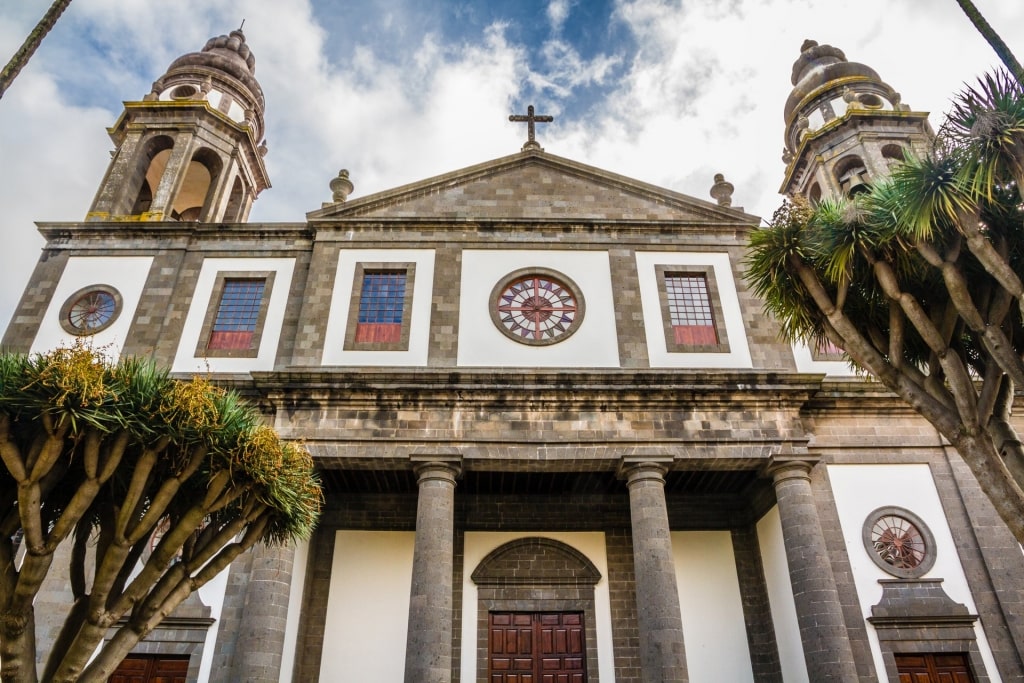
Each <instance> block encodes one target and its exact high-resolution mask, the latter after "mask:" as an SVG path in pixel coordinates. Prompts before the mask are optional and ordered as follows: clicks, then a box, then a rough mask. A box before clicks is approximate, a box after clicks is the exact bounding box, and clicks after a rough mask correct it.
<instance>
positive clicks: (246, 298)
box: [3, 31, 1024, 683]
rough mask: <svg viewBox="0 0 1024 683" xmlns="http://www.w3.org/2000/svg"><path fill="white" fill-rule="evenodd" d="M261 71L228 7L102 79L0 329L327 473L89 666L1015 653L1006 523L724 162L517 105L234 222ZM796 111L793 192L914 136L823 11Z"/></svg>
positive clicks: (910, 671)
mask: <svg viewBox="0 0 1024 683" xmlns="http://www.w3.org/2000/svg"><path fill="white" fill-rule="evenodd" d="M254 73H255V60H254V58H253V56H252V54H251V52H250V50H249V47H248V45H247V44H246V42H245V37H244V36H243V35H242V33H241V32H240V31H235V32H232V33H231V34H230V35H228V36H221V37H218V38H214V39H211V40H210V41H209V43H207V45H206V46H205V48H204V49H203V50H202V51H200V52H197V53H192V54H189V55H185V56H183V57H181V58H179V59H178V60H176V61H175V62H174V63H172V64H171V66H170V67H169V69H168V71H167V73H165V74H164V75H163V76H161V77H160V78H159V79H158V80H157V81H156V83H154V87H153V91H152V92H151V93H150V94H148V95H146V97H144V98H143V99H142V100H140V101H137V102H129V103H126V105H125V109H124V112H123V114H122V116H121V117H120V118H119V119H118V121H117V122H116V123H115V125H114V126H113V127H112V128H111V129H110V130H111V136H112V138H113V141H114V144H115V147H116V150H115V153H114V155H113V159H112V161H111V164H110V168H109V170H108V172H107V175H106V176H105V177H104V178H103V179H102V181H101V184H100V188H99V191H98V193H97V195H96V199H95V200H94V202H93V205H92V207H91V209H90V211H89V213H88V214H87V216H86V217H85V220H83V221H81V222H75V223H45V224H41V225H40V229H41V230H42V232H43V234H44V236H45V237H46V239H47V243H46V246H45V248H44V251H43V255H42V257H41V258H40V260H39V263H38V265H37V267H36V269H35V272H34V274H33V277H32V279H31V281H30V282H29V284H28V286H27V288H26V291H25V293H24V295H23V297H22V299H21V302H20V304H19V307H18V309H17V311H16V312H15V315H14V318H13V320H12V323H11V325H10V327H9V328H8V330H7V332H6V335H5V336H4V338H3V345H4V347H5V348H7V349H11V350H16V351H23V352H39V351H44V350H47V349H50V348H53V347H55V346H57V345H60V344H68V343H72V342H74V340H75V339H78V338H81V337H83V336H88V337H90V338H91V339H92V341H93V343H94V344H96V345H97V346H104V347H106V348H108V349H110V350H111V353H114V354H118V355H139V356H145V357H148V358H153V359H155V360H156V361H157V362H159V363H161V364H164V365H166V366H168V367H170V368H171V369H172V371H173V372H175V373H181V374H182V375H183V376H185V375H190V374H192V373H195V372H203V373H206V372H209V373H211V374H212V376H213V377H214V378H215V379H216V380H217V381H219V382H222V383H223V384H225V385H228V386H231V387H233V388H235V389H237V390H239V391H240V392H241V393H243V394H244V395H245V396H247V397H249V398H250V399H251V400H252V401H254V402H255V403H257V404H258V405H259V406H260V408H261V409H262V410H263V412H264V413H265V415H266V418H267V420H268V422H269V423H270V424H272V425H273V426H274V427H275V428H276V429H277V430H278V431H279V432H280V433H281V434H282V436H284V437H286V438H290V439H301V440H303V441H304V442H305V444H306V445H307V447H308V448H309V450H310V451H311V453H312V454H313V455H314V457H315V459H316V462H317V463H318V465H319V469H320V471H321V473H322V480H323V484H324V488H325V495H326V507H325V511H324V515H323V519H322V522H321V524H320V527H319V528H318V530H317V531H316V532H315V534H314V536H313V538H312V539H311V540H310V541H309V542H308V543H302V544H299V545H297V546H294V547H285V548H267V547H257V548H256V549H254V550H253V551H252V552H250V553H248V554H246V555H244V556H243V557H242V558H241V559H239V560H237V561H236V562H235V563H234V564H233V565H232V566H231V568H230V569H229V571H227V572H225V573H224V574H223V575H222V576H221V577H220V578H219V579H218V581H216V582H214V583H211V584H210V585H208V586H206V587H204V589H203V590H202V591H200V592H199V593H198V594H197V595H195V596H193V598H191V599H190V600H189V601H188V602H186V603H185V604H183V605H182V606H181V608H179V610H178V611H177V612H176V613H175V614H174V615H172V616H171V617H170V618H168V619H167V621H166V622H165V623H164V625H163V626H162V627H161V628H159V629H157V630H156V631H154V632H153V633H152V634H151V635H150V637H149V638H148V639H147V640H146V641H144V642H143V643H141V644H140V645H139V646H138V647H137V648H136V652H135V653H133V655H132V656H131V657H130V658H129V660H128V661H127V662H126V664H125V668H124V669H123V672H122V673H119V674H118V676H122V677H121V678H117V677H115V679H114V680H124V681H128V680H132V681H136V680H137V681H146V680H157V678H158V677H161V676H163V678H161V679H160V680H175V681H178V680H180V681H189V682H191V681H202V682H204V683H205V682H207V681H211V682H213V681H216V682H221V681H223V682H227V681H262V682H270V681H274V682H276V681H281V682H282V683H283V682H286V681H295V682H307V681H323V682H325V683H327V682H330V683H334V682H344V681H353V682H357V681H358V682H378V681H379V682H382V683H386V682H390V681H400V680H404V681H406V682H407V683H453V682H460V681H461V682H462V683H468V682H470V681H473V682H478V683H483V682H484V681H486V682H487V683H539V682H541V681H544V682H549V681H550V682H552V683H555V682H559V683H599V682H600V683H612V682H615V683H640V682H644V683H647V682H654V681H673V682H679V681H693V682H709V683H711V682H715V683H717V682H724V681H728V682H737V683H738V682H742V681H758V682H761V681H786V682H787V683H788V682H797V681H826V680H835V681H855V680H859V681H900V682H902V681H914V682H915V683H918V682H922V683H923V682H925V681H940V680H941V681H974V682H977V683H981V682H984V681H1021V680H1024V554H1022V552H1021V548H1020V546H1019V545H1018V544H1017V543H1016V541H1015V540H1014V538H1013V537H1012V535H1011V534H1010V532H1009V531H1008V529H1006V527H1005V526H1004V525H1003V524H1002V522H1000V520H999V518H998V517H997V515H996V514H995V512H994V511H993V510H992V508H991V505H990V504H989V502H988V501H987V499H986V498H985V496H984V495H983V494H982V493H981V491H980V489H979V487H978V484H977V483H976V481H975V480H974V478H973V477H972V475H971V474H970V472H969V471H968V470H967V469H966V467H965V465H964V464H963V463H962V462H961V460H960V458H959V456H958V455H957V454H956V453H955V451H953V450H952V449H951V448H950V447H949V446H948V444H947V443H945V442H944V441H943V439H942V438H941V437H940V435H939V434H938V433H937V432H936V431H935V430H934V429H933V428H932V427H931V426H930V425H929V424H928V423H927V422H926V421H924V420H923V419H921V418H920V417H918V416H917V415H916V414H915V413H914V412H913V411H912V410H911V409H910V408H908V407H907V406H905V405H903V404H902V403H901V402H900V401H899V400H898V399H896V398H895V397H894V396H892V395H890V394H889V393H888V392H886V391H885V390H884V389H883V388H882V387H881V386H880V385H878V384H877V383H875V382H872V381H870V379H868V378H865V377H862V376H857V375H854V374H852V373H851V372H850V371H849V369H848V368H847V366H846V364H845V363H844V362H843V361H842V359H841V355H839V354H838V353H837V350H835V349H829V348H821V349H809V348H806V347H802V346H791V345H790V344H788V343H784V342H782V341H780V339H779V337H778V326H777V324H776V323H775V322H774V321H773V320H771V319H769V318H767V317H766V316H765V315H764V314H763V313H762V309H761V303H760V302H759V301H758V300H757V299H756V297H755V296H754V295H753V293H752V292H751V291H750V288H749V287H748V285H747V284H746V282H745V281H744V278H743V270H744V256H745V248H746V244H747V242H748V239H749V235H750V233H751V232H752V231H753V230H756V229H757V226H758V224H759V219H758V218H757V217H754V216H751V215H748V214H746V213H744V212H743V211H742V210H740V209H737V208H734V207H732V206H731V194H732V186H731V185H730V184H729V183H728V182H727V181H726V180H725V179H724V178H723V177H721V176H716V178H715V181H714V185H713V186H712V188H711V196H712V198H713V201H704V200H701V199H696V198H693V197H689V196H686V195H683V194H679V193H676V192H673V191H670V190H666V189H664V188H660V187H655V186H652V185H649V184H646V183H643V182H639V181H636V180H633V179H630V178H627V177H623V176H620V175H616V174H615V173H612V172H609V171H606V170H602V169H598V168H593V167H591V166H588V165H585V164H582V163H580V162H578V161H573V160H570V159H565V158H561V157H558V156H556V155H553V154H550V153H549V152H547V151H545V150H544V149H543V148H542V147H541V146H540V144H538V142H537V141H536V139H535V136H534V131H533V126H534V124H535V123H536V122H540V121H542V120H543V117H540V116H536V115H534V113H533V111H532V108H531V110H530V112H529V114H528V115H527V116H525V117H520V118H522V119H523V120H524V121H525V122H526V123H527V124H528V126H529V131H530V133H529V136H528V140H527V142H526V144H525V145H524V146H523V148H522V149H521V150H520V151H517V152H515V153H513V154H511V155H509V156H506V157H502V158H499V159H494V160H490V161H484V162H483V163H480V164H479V165H476V166H472V167H469V168H464V169H460V170H455V171H453V172H451V173H448V174H445V175H442V176H438V177H434V178H428V179H425V180H422V181H420V182H417V183H413V184H411V185H406V186H402V187H398V188H395V189H392V190H388V191H385V192H380V193H377V194H373V195H369V196H365V197H356V198H351V197H350V195H351V194H352V191H353V185H352V182H351V181H350V180H349V178H348V173H347V172H342V173H341V174H339V176H338V177H337V178H335V179H334V180H333V181H332V182H331V189H332V191H333V197H332V199H333V201H331V202H329V203H326V204H324V206H323V207H322V208H319V209H316V210H314V211H311V212H310V213H308V214H307V215H306V220H305V221H304V222H301V223H286V224H262V223H251V222H248V221H247V218H248V215H249V210H250V208H251V205H252V202H253V200H254V199H255V198H256V196H257V195H258V194H259V193H260V192H261V191H262V190H264V189H266V188H267V187H269V179H268V177H267V173H266V169H265V167H264V164H263V158H264V155H265V153H266V147H265V145H264V144H263V143H262V140H263V135H264V131H263V127H264V123H263V108H264V101H263V93H262V90H261V89H260V86H259V83H258V82H257V81H256V79H255V76H254ZM785 116H786V130H785V140H786V143H785V144H786V149H785V153H784V162H785V171H784V174H782V175H783V178H784V180H783V186H782V192H783V193H785V194H788V195H801V196H805V197H807V198H809V199H810V200H811V201H817V200H818V199H820V198H821V197H823V196H829V195H835V194H846V195H849V194H854V193H856V192H857V191H859V190H860V189H861V188H863V187H864V186H865V185H868V184H870V182H871V178H872V177H878V176H879V175H883V174H885V173H886V171H887V169H888V165H889V164H890V163H893V162H895V161H898V160H899V159H901V158H902V155H903V154H905V153H906V152H907V151H908V150H912V149H920V148H922V147H923V146H924V145H926V144H927V141H928V138H929V136H930V134H931V133H930V131H929V129H928V124H927V117H926V115H925V114H923V113H920V112H914V111H912V110H911V109H910V108H909V107H907V106H906V105H904V104H903V103H902V102H901V101H900V98H899V95H898V93H896V92H895V91H894V90H893V89H892V88H891V87H890V86H889V85H887V84H886V83H885V82H884V81H882V80H881V78H880V77H879V76H878V74H877V73H876V72H874V71H873V70H872V69H870V68H869V67H866V66H864V65H862V64H857V63H854V62H849V61H848V60H847V59H846V57H845V55H843V53H842V52H841V51H840V50H837V49H836V48H833V47H830V46H822V45H817V44H815V43H813V42H811V41H808V42H807V43H805V44H804V46H803V48H802V50H801V53H800V56H799V58H798V60H797V62H796V64H794V69H793V93H792V95H791V97H790V99H789V101H788V102H787V103H786V105H785ZM62 597H63V594H62V593H61V587H60V585H59V581H57V582H56V584H55V585H54V587H53V589H52V590H50V591H47V592H46V593H45V594H44V595H41V596H40V600H39V601H37V613H38V614H39V617H37V618H38V620H39V622H40V624H41V625H42V628H41V633H40V649H41V650H44V651H45V649H46V647H47V644H48V642H52V641H48V638H50V639H52V634H53V632H55V631H54V630H53V629H49V630H48V626H47V625H48V621H47V619H48V617H47V615H52V617H50V619H51V620H52V621H53V622H54V623H56V621H57V620H58V619H59V618H60V615H61V614H62V613H61V609H62V605H63V604H65V603H63V602H62ZM64 609H66V608H64ZM129 671H131V672H134V673H129Z"/></svg>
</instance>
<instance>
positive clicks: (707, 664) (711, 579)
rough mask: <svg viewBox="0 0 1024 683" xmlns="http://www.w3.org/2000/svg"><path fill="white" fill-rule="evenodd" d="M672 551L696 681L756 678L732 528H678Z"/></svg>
mask: <svg viewBox="0 0 1024 683" xmlns="http://www.w3.org/2000/svg"><path fill="white" fill-rule="evenodd" d="M672 557H673V560H674V562H675V568H676V584H677V585H678V588H679V610H680V612H681V613H682V619H683V642H684V643H685V645H686V670H687V673H688V674H689V680H690V681H691V683H720V682H721V681H729V683H746V682H748V681H749V683H753V682H754V672H753V669H752V668H751V664H750V648H749V647H748V645H747V627H746V624H745V622H744V620H743V600H742V598H741V597H740V582H739V576H738V575H737V574H736V556H735V554H734V553H733V549H732V534H730V533H729V532H728V531H674V532H672Z"/></svg>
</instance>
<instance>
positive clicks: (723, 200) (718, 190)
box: [711, 173, 736, 207]
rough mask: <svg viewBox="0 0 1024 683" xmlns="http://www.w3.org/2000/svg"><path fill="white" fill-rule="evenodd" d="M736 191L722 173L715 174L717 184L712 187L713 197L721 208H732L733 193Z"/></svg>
mask: <svg viewBox="0 0 1024 683" xmlns="http://www.w3.org/2000/svg"><path fill="white" fill-rule="evenodd" d="M734 189H736V188H734V187H733V185H732V183H730V182H729V181H728V180H726V179H725V176H724V175H722V174H721V173H716V174H715V184H714V185H712V186H711V196H712V198H714V199H715V201H717V202H718V205H719V206H726V207H729V206H732V191H733V190H734Z"/></svg>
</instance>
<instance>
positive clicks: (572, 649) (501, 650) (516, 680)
mask: <svg viewBox="0 0 1024 683" xmlns="http://www.w3.org/2000/svg"><path fill="white" fill-rule="evenodd" d="M488 636H489V637H488V662H487V680H488V683H586V681H587V659H586V648H585V647H584V637H583V613H582V612H491V613H490V614H489V630H488Z"/></svg>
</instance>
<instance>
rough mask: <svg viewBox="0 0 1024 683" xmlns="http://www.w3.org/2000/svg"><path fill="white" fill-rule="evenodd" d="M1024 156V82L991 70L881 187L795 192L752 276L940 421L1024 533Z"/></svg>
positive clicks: (787, 331)
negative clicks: (807, 200)
mask: <svg viewBox="0 0 1024 683" xmlns="http://www.w3.org/2000/svg"><path fill="white" fill-rule="evenodd" d="M1022 170H1024V92H1022V90H1021V88H1020V86H1019V84H1017V83H1016V81H1015V80H1014V79H1012V78H1010V77H1009V76H1007V75H1005V74H997V75H996V76H991V77H986V78H985V79H983V80H982V81H981V83H980V85H979V87H978V88H976V89H972V90H968V91H965V92H964V93H962V94H961V95H960V97H959V100H958V104H957V106H956V108H955V109H954V111H953V112H952V114H951V115H950V118H949V121H948V122H947V124H946V125H945V126H944V127H943V128H942V129H941V131H940V133H939V136H938V138H937V139H936V141H935V145H934V148H933V149H932V151H931V152H930V153H929V154H927V155H925V156H922V157H920V158H910V159H908V160H907V161H906V163H904V164H902V165H901V166H899V167H898V168H896V169H895V170H894V171H893V172H892V173H891V176H890V177H889V178H886V179H882V180H879V181H878V182H876V183H875V184H874V185H873V187H872V189H871V191H870V193H867V194H864V195H859V196H858V197H857V198H856V199H854V200H833V201H828V200H826V201H823V202H822V203H821V204H820V205H818V206H817V207H813V208H812V207H810V206H807V205H806V204H803V203H801V202H800V201H799V200H794V201H792V202H787V203H786V204H785V205H784V206H783V208H782V209H780V210H779V211H778V212H776V214H775V216H774V218H773V220H772V223H771V225H770V226H769V227H768V228H766V229H764V230H759V231H757V232H756V233H755V234H754V235H753V236H752V239H751V250H750V254H749V257H748V262H747V266H748V274H747V278H748V281H749V282H750V283H751V285H752V287H753V288H754V290H755V291H756V292H757V293H758V294H759V295H760V296H761V297H762V298H763V300H764V302H765V303H764V307H765V310H766V311H767V312H769V313H770V314H772V315H773V316H775V317H776V318H777V319H779V320H780V322H781V327H782V333H783V335H784V336H785V337H786V338H787V339H790V340H802V341H805V342H807V343H808V344H810V345H815V344H818V343H820V341H821V340H823V339H829V340H830V341H832V342H833V343H834V344H836V345H837V346H839V347H840V348H842V349H844V350H845V352H846V355H847V357H848V358H849V360H850V362H851V363H853V364H854V365H855V366H856V367H858V368H860V369H862V370H864V371H866V372H868V373H871V374H872V375H874V376H875V377H876V378H877V379H878V380H880V381H881V382H882V383H884V384H885V385H886V386H887V387H888V388H889V389H891V390H892V391H893V392H894V393H896V394H898V395H899V396H901V397H902V398H903V399H905V400H906V401H907V402H908V403H909V404H910V405H912V406H913V407H914V408H915V409H917V410H918V412H920V413H921V414H922V415H923V416H924V417H926V418H927V419H928V420H929V421H931V422H932V424H934V425H935V426H936V428H937V429H939V431H940V432H941V433H942V434H943V435H944V436H945V437H946V438H947V439H948V440H949V441H950V442H951V443H952V444H953V445H954V446H956V447H957V449H958V450H959V451H960V453H961V454H962V455H963V456H964V459H965V461H966V462H967V463H968V465H970V466H971V469H972V471H973V472H974V474H975V476H976V477H977V478H978V480H979V482H980V483H981V485H982V487H983V488H984V489H985V491H986V492H987V493H988V495H989V497H990V498H991V499H992V501H993V503H994V504H995V506H996V508H997V510H998V511H999V512H1000V514H1001V515H1002V517H1003V519H1004V520H1005V521H1006V522H1007V524H1008V525H1009V526H1010V528H1011V529H1012V530H1013V531H1014V533H1015V535H1016V536H1017V538H1018V540H1020V541H1021V542H1024V491H1022V489H1021V484H1022V483H1024V451H1022V450H1021V447H1020V439H1019V438H1018V436H1017V435H1016V433H1015V432H1014V429H1013V427H1012V425H1011V423H1010V413H1011V410H1012V407H1013V395H1014V388H1015V387H1021V386H1024V362H1022V360H1021V358H1022V354H1024V329H1022V323H1021V320H1022V316H1021V305H1022V304H1024V286H1022V285H1021V276H1022V271H1024V254H1022V245H1024V221H1022V218H1024V213H1022V198H1021V194H1020V190H1019V188H1020V186H1021V181H1022V180H1024V175H1022Z"/></svg>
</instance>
